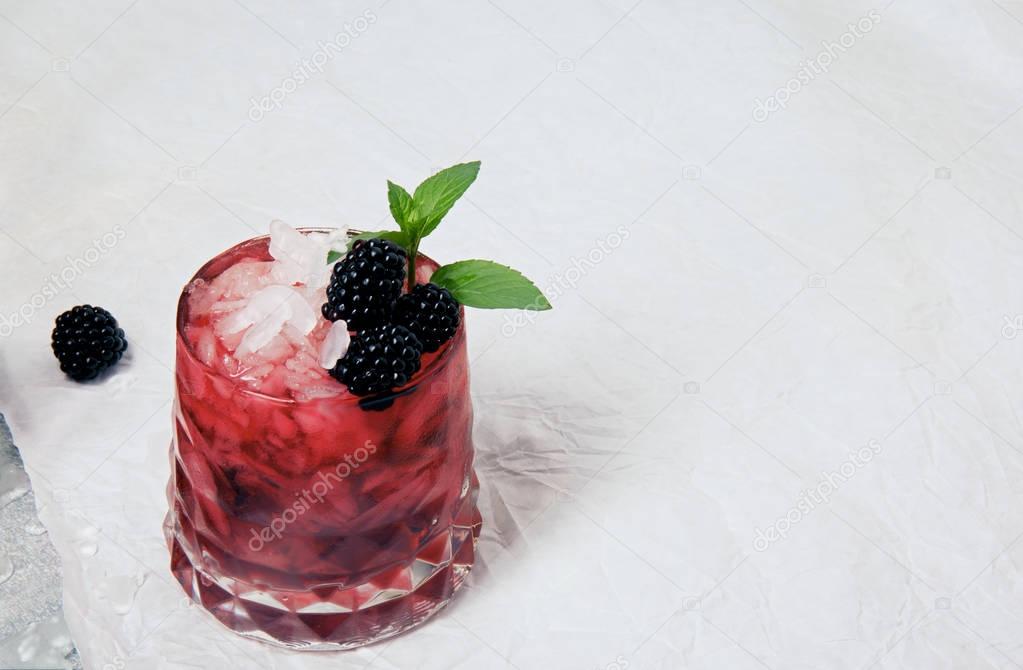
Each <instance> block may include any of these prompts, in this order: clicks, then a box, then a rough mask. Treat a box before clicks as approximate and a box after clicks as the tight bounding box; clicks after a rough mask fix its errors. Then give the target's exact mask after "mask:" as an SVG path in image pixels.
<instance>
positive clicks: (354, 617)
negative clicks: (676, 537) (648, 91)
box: [164, 237, 481, 650]
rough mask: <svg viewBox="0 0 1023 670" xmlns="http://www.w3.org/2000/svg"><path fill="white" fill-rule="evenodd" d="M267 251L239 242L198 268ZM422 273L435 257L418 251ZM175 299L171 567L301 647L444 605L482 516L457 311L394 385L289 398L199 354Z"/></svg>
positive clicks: (242, 621) (239, 622)
mask: <svg viewBox="0 0 1023 670" xmlns="http://www.w3.org/2000/svg"><path fill="white" fill-rule="evenodd" d="M244 259H256V260H271V257H270V256H269V253H268V239H267V238H265V237H263V238H256V239H254V240H250V241H248V242H244V243H242V244H240V245H238V246H236V247H233V248H232V249H229V250H228V251H226V252H224V253H223V254H221V255H219V256H217V257H216V258H214V259H213V260H211V261H210V262H209V263H207V264H206V265H205V266H204V267H203V268H202V269H201V270H200V271H199V272H198V274H197V275H196V278H198V279H204V280H206V281H209V280H212V279H213V278H215V277H216V276H218V275H219V274H220V273H221V272H223V271H224V270H225V269H227V268H228V267H231V266H232V265H234V264H235V263H238V262H239V261H242V260H244ZM418 264H419V266H420V272H418V273H417V274H419V275H420V276H421V277H423V279H422V280H423V281H425V277H426V276H428V275H429V273H430V272H431V271H432V269H434V268H436V264H434V263H433V262H432V261H430V260H429V259H427V258H424V257H421V259H420V261H419V263H418ZM186 298H187V295H186V294H185V293H183V294H182V297H181V300H180V301H179V304H178V314H177V368H176V398H175V404H174V435H173V441H172V444H171V472H172V474H171V479H170V482H169V484H168V489H167V492H168V499H169V503H170V510H169V512H168V514H167V518H166V521H165V523H164V530H165V534H166V537H167V543H168V546H169V548H170V554H171V570H172V572H173V574H174V576H175V577H176V578H177V580H178V581H179V582H180V583H181V586H182V587H183V588H184V590H185V592H186V593H187V594H188V595H189V596H190V597H191V598H192V600H194V601H195V602H196V603H197V604H198V605H200V606H201V607H203V608H204V609H206V610H207V611H208V612H210V613H211V614H212V615H213V616H214V617H216V619H217V620H219V621H220V622H221V623H222V624H224V625H225V626H227V627H228V628H230V629H232V630H234V631H235V632H237V633H239V634H241V635H244V636H247V637H252V638H256V639H259V640H263V641H265V642H269V643H274V644H278V645H284V646H287V647H290V648H296V649H314V650H331V649H335V650H336V649H349V648H353V647H358V646H361V645H364V644H369V643H371V642H374V641H377V640H381V639H384V638H387V637H391V636H393V635H397V634H399V633H401V632H403V631H405V630H408V629H409V628H412V627H413V626H416V625H418V624H420V623H422V622H423V621H425V620H426V619H427V618H428V617H430V616H431V615H432V614H434V613H435V612H437V611H438V610H439V609H440V608H441V607H443V606H444V605H445V604H446V603H447V602H448V601H449V600H450V599H451V597H452V594H453V593H454V592H455V590H456V589H457V588H458V587H459V586H460V585H461V584H462V582H463V580H464V579H465V577H466V575H467V574H468V572H469V570H470V569H471V567H472V564H473V559H474V551H475V544H476V540H477V538H478V537H479V532H480V527H481V518H480V514H479V511H478V510H477V507H476V498H477V495H478V490H479V482H478V480H477V479H476V475H475V472H474V470H473V444H472V406H471V403H470V399H469V372H468V359H467V356H466V341H465V327H464V319H463V325H462V326H460V327H459V329H458V332H457V333H456V334H455V336H454V337H453V338H452V339H451V340H450V341H449V342H448V343H447V344H445V345H444V346H443V347H442V348H441V349H440V350H439V351H437V352H436V353H433V354H424V356H423V360H422V368H421V369H420V371H419V373H417V375H416V376H415V377H414V378H413V379H412V381H411V382H410V383H409V384H408V385H407V386H406V387H404V388H401V389H397V390H395V391H394V392H392V393H390V394H388V395H387V396H385V397H377V398H374V399H372V400H370V401H366V400H362V401H361V402H360V399H359V398H355V397H353V396H351V395H349V394H347V393H345V394H342V395H338V396H334V397H326V398H322V397H321V398H312V399H309V400H307V401H303V402H298V401H296V400H293V399H284V398H275V397H270V396H266V395H262V394H259V393H256V392H253V391H251V390H249V389H248V388H246V387H244V385H243V384H241V383H239V382H237V381H236V380H233V379H231V378H230V377H227V376H225V375H223V374H221V373H218V372H216V371H214V370H213V369H212V368H210V367H208V366H206V365H204V364H203V363H202V362H201V361H200V359H199V358H198V357H197V356H196V354H195V352H194V351H193V350H192V348H191V345H190V344H189V342H188V338H187V337H186V336H185V332H186V326H187V325H188V324H189V313H188V300H187V299H186Z"/></svg>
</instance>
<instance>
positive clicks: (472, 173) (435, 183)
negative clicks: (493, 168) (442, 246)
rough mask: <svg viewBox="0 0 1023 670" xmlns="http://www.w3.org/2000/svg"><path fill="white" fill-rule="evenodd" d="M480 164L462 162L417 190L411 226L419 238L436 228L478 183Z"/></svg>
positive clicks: (413, 203) (433, 177) (421, 185)
mask: <svg viewBox="0 0 1023 670" xmlns="http://www.w3.org/2000/svg"><path fill="white" fill-rule="evenodd" d="M479 171H480V162H479V161H473V162H472V163H461V164H459V165H455V166H453V167H449V168H448V169H446V170H441V171H440V172H438V173H437V174H435V175H433V176H432V177H430V178H429V179H427V180H426V181H424V182H423V183H422V184H420V185H419V186H418V187H416V192H415V193H414V194H413V195H412V220H411V223H412V226H411V228H412V229H414V230H415V232H416V233H417V237H419V238H420V239H422V238H424V237H426V236H427V235H429V234H430V233H432V232H433V230H434V229H435V228H436V227H437V225H438V224H439V223H440V220H441V219H443V218H444V215H445V214H447V213H448V211H450V209H451V208H452V207H453V206H454V204H455V202H456V201H457V200H458V199H459V198H461V197H462V194H463V193H465V191H466V189H468V188H469V186H471V185H472V183H473V182H474V181H476V175H478V174H479Z"/></svg>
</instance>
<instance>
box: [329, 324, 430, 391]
mask: <svg viewBox="0 0 1023 670" xmlns="http://www.w3.org/2000/svg"><path fill="white" fill-rule="evenodd" d="M422 355H423V344H422V342H420V341H419V338H417V337H416V336H415V335H413V334H412V332H411V331H410V330H409V329H408V328H406V327H404V326H394V325H384V326H375V327H373V328H368V329H366V330H363V331H362V332H360V333H359V334H357V335H356V336H355V337H354V338H353V339H352V343H351V345H349V347H348V352H347V353H345V355H344V356H343V357H342V358H341V360H340V361H338V362H337V365H335V366H334V367H333V368H332V369H331V370H330V375H331V376H332V377H334V379H336V380H338V381H339V382H341V383H342V384H346V385H347V386H348V390H349V391H351V392H352V394H354V395H360V396H362V395H372V394H374V393H383V392H384V391H389V390H391V389H393V388H397V387H399V386H404V385H405V384H407V383H408V381H409V380H410V379H412V375H414V374H415V373H416V371H418V370H419V357H420V356H422Z"/></svg>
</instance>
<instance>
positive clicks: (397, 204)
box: [387, 179, 412, 232]
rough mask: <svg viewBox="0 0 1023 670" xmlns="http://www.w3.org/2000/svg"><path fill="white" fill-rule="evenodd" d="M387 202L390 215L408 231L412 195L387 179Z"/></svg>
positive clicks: (400, 226)
mask: <svg viewBox="0 0 1023 670" xmlns="http://www.w3.org/2000/svg"><path fill="white" fill-rule="evenodd" d="M387 202H388V203H389V204H390V206H391V216H393V217H394V221H395V223H397V224H398V227H399V228H401V229H402V230H403V231H405V232H408V229H409V225H410V220H411V217H412V196H411V195H409V194H408V191H406V190H405V189H403V188H402V187H401V186H398V185H397V184H395V183H394V182H392V181H391V180H389V179H388V180H387Z"/></svg>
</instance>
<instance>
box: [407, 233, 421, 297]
mask: <svg viewBox="0 0 1023 670" xmlns="http://www.w3.org/2000/svg"><path fill="white" fill-rule="evenodd" d="M418 255H419V238H417V237H413V239H411V240H409V245H408V290H409V292H411V291H412V289H414V288H415V287H416V256H418Z"/></svg>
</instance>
